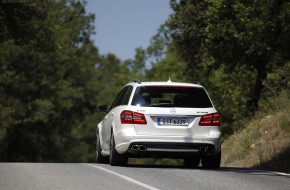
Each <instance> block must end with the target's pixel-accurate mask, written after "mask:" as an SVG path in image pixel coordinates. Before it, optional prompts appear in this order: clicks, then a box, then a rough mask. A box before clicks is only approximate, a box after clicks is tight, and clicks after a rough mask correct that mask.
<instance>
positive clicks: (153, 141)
mask: <svg viewBox="0 0 290 190" xmlns="http://www.w3.org/2000/svg"><path fill="white" fill-rule="evenodd" d="M120 122H121V125H123V127H126V126H127V127H128V128H127V130H122V131H120V132H119V133H118V137H117V139H118V140H117V141H118V143H117V146H116V149H117V150H118V152H119V153H124V152H126V153H129V154H130V156H131V157H174V158H176V157H177V158H184V157H185V156H192V155H215V154H217V153H218V152H220V142H221V130H220V117H219V114H218V113H217V111H216V109H215V108H214V107H213V104H212V102H211V100H210V98H209V96H208V94H207V93H206V91H205V89H204V88H203V87H202V86H201V85H198V84H187V83H172V82H163V83H159V82H155V83H141V84H138V85H137V86H136V88H135V91H134V92H133V95H132V97H131V100H130V106H129V107H128V110H124V111H122V113H121V114H120Z"/></svg>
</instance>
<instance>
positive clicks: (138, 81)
mask: <svg viewBox="0 0 290 190" xmlns="http://www.w3.org/2000/svg"><path fill="white" fill-rule="evenodd" d="M130 82H134V83H138V84H141V81H140V80H136V79H135V80H131V81H129V82H128V83H130Z"/></svg>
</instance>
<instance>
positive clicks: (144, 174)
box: [0, 163, 290, 190]
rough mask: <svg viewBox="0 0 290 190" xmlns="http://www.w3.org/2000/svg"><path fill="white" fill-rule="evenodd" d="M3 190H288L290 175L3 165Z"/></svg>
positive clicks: (224, 170) (0, 166)
mask: <svg viewBox="0 0 290 190" xmlns="http://www.w3.org/2000/svg"><path fill="white" fill-rule="evenodd" d="M0 189H1V190H18V189H19V190H26V189H27V190H43V189H45V190H50V189H53V190H57V189H61V190H65V189H69V190H88V189H90V190H91V189H92V190H97V189H100V190H105V189H121V190H122V189H124V190H130V189H133V190H138V189H164V190H169V189H191V190H192V189H196V190H203V189H206V190H208V189H218V190H219V189H220V190H227V189H230V190H233V189H241V190H242V189H246V190H255V189H261V190H267V189H269V190H270V189H271V190H279V189H284V190H289V189H290V175H289V174H283V173H276V172H271V171H262V170H255V169H248V168H234V167H232V168H228V167H227V168H221V169H219V170H204V169H201V168H199V169H186V168H182V167H173V166H165V167H164V166H162V167H159V166H136V165H132V166H128V167H111V166H109V165H106V164H63V163H57V164H53V163H0Z"/></svg>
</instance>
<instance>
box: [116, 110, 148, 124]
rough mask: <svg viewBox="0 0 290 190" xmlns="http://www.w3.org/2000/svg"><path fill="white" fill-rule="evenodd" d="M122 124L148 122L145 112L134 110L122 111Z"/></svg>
mask: <svg viewBox="0 0 290 190" xmlns="http://www.w3.org/2000/svg"><path fill="white" fill-rule="evenodd" d="M120 118H121V123H122V124H143V125H145V124H147V121H146V118H145V116H144V114H142V113H138V112H132V111H128V110H125V111H122V113H121V115H120Z"/></svg>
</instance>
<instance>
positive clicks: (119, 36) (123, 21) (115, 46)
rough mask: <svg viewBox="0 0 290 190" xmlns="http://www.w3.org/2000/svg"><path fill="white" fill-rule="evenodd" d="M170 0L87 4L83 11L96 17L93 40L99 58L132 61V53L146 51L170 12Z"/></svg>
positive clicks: (94, 0) (103, 0) (108, 0)
mask: <svg viewBox="0 0 290 190" xmlns="http://www.w3.org/2000/svg"><path fill="white" fill-rule="evenodd" d="M169 2H170V0H88V3H87V5H86V11H87V12H89V13H94V14H95V31H96V35H94V36H92V40H93V41H94V44H95V46H97V47H98V49H99V53H100V54H101V55H104V54H107V53H113V54H115V55H116V56H117V57H118V58H119V59H121V60H123V61H124V60H126V59H132V58H134V55H135V49H136V48H138V47H142V48H146V47H147V46H148V45H149V44H150V39H151V37H152V36H153V35H155V34H156V33H157V29H158V28H159V26H160V25H161V24H163V23H164V22H165V21H166V20H167V19H168V17H169V15H170V14H172V13H173V11H172V10H171V8H170V5H169Z"/></svg>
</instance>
